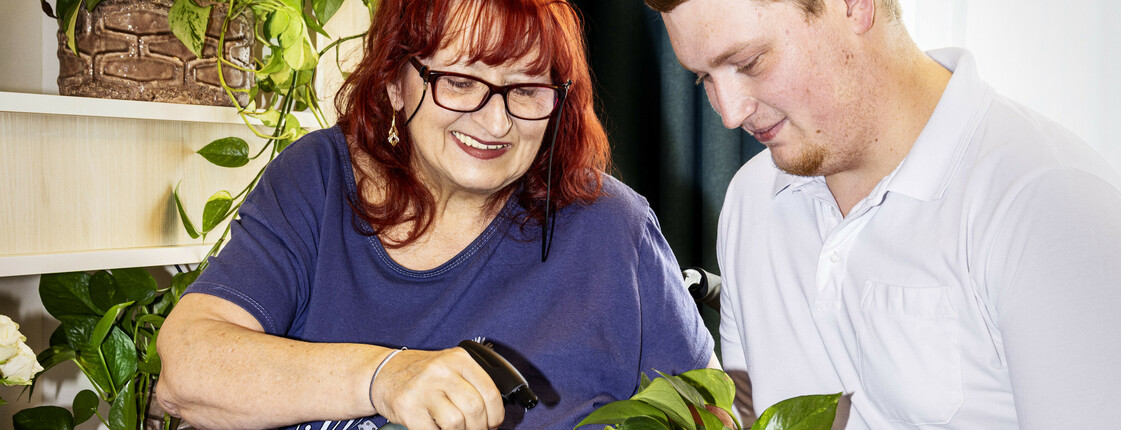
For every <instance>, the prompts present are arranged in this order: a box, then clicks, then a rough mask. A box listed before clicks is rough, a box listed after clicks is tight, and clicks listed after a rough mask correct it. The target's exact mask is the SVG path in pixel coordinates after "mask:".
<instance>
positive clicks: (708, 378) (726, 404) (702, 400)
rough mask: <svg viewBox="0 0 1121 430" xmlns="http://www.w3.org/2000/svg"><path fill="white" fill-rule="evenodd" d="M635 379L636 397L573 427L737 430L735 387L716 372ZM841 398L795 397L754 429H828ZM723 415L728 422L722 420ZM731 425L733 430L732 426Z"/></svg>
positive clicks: (769, 412)
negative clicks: (734, 413) (734, 403)
mask: <svg viewBox="0 0 1121 430" xmlns="http://www.w3.org/2000/svg"><path fill="white" fill-rule="evenodd" d="M656 372H657V371H656ZM657 373H658V375H659V376H658V377H656V378H654V379H653V380H651V379H649V378H648V377H647V376H646V374H642V375H640V377H641V382H640V385H639V390H638V393H636V394H635V395H634V396H632V397H631V398H630V399H627V400H619V401H615V402H611V403H608V404H606V405H603V406H602V407H600V408H599V409H596V410H595V411H593V412H592V413H591V414H589V415H588V416H587V417H586V418H584V420H583V421H581V422H580V424H577V427H581V426H585V425H592V424H605V425H606V427H605V429H614V430H722V429H733V430H740V429H742V427H741V426H740V423H739V421H738V420H737V419H736V418H735V415H733V414H732V402H733V401H734V399H735V395H736V387H735V383H734V382H732V378H730V377H728V374H726V373H724V372H723V371H721V370H718V369H696V370H690V371H688V372H685V373H682V374H680V375H676V376H674V375H667V374H665V373H662V372H657ZM840 397H841V394H840V393H838V394H829V395H809V396H801V397H795V398H792V399H787V400H784V401H782V402H779V403H777V404H775V405H773V406H771V407H770V408H767V410H766V411H764V412H763V414H762V415H760V416H759V419H758V420H756V421H755V424H753V425H752V426H751V427H750V428H751V429H753V430H795V429H797V430H828V429H829V428H830V427H831V426H832V425H833V420H834V418H835V415H836V412H837V401H838V400H839V399H840ZM717 413H719V414H720V415H725V416H726V417H728V418H729V419H730V420H731V421H732V422H731V423H730V424H732V426H729V425H728V424H729V423H726V422H725V421H723V420H722V419H721V417H720V415H717ZM733 426H734V427H733Z"/></svg>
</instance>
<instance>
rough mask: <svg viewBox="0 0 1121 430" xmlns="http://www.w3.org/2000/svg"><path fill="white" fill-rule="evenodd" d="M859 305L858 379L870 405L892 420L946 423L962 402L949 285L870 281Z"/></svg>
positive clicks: (958, 357) (959, 367) (959, 354)
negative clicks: (932, 285)
mask: <svg viewBox="0 0 1121 430" xmlns="http://www.w3.org/2000/svg"><path fill="white" fill-rule="evenodd" d="M860 307H861V316H860V325H859V327H858V328H857V341H858V343H859V347H860V378H861V383H862V384H863V386H864V389H865V391H866V392H867V394H868V399H869V401H870V402H871V403H872V405H873V406H874V407H875V408H876V409H877V410H879V412H880V413H882V414H883V415H884V416H885V417H886V418H887V419H889V420H892V421H898V422H903V423H908V424H916V425H917V424H942V423H947V422H949V421H950V419H952V418H953V416H954V414H955V413H956V412H957V410H958V408H959V407H960V406H961V404H962V381H961V346H960V343H959V341H958V330H959V329H958V321H957V315H956V312H954V309H953V306H952V303H951V301H950V298H949V296H948V288H947V287H945V286H934V287H905V286H899V285H891V284H886V283H880V282H873V281H869V282H867V283H866V284H865V288H864V294H863V296H862V297H861V304H860Z"/></svg>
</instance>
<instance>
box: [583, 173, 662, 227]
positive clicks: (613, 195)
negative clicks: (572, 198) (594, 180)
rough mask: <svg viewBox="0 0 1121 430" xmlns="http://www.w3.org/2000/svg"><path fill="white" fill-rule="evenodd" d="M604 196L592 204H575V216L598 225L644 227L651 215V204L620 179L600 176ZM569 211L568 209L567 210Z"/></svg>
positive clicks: (604, 175)
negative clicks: (615, 224)
mask: <svg viewBox="0 0 1121 430" xmlns="http://www.w3.org/2000/svg"><path fill="white" fill-rule="evenodd" d="M600 180H601V182H602V185H603V189H602V195H601V196H600V197H599V198H597V199H596V200H595V201H594V202H592V203H590V204H573V205H570V207H571V208H572V212H573V214H572V215H573V216H574V217H576V218H577V219H587V220H594V221H595V222H596V223H597V224H614V223H621V224H625V225H642V224H643V223H644V222H645V221H646V220H647V218H648V217H649V215H650V213H651V212H650V203H649V202H648V201H647V200H646V198H645V197H643V196H642V195H641V194H639V193H638V192H636V191H635V190H633V189H631V187H629V186H627V184H624V183H623V182H622V181H620V180H619V179H617V178H615V177H614V176H611V175H609V174H606V173H601V174H600ZM566 209H568V208H566Z"/></svg>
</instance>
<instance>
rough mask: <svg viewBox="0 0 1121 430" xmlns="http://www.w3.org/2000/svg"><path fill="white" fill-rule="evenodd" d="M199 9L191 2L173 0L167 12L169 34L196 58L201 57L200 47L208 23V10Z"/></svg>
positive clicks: (204, 8) (204, 38) (206, 8)
mask: <svg viewBox="0 0 1121 430" xmlns="http://www.w3.org/2000/svg"><path fill="white" fill-rule="evenodd" d="M212 7H214V6H213V5H211V6H206V7H200V6H198V5H196V4H195V2H194V1H192V0H175V3H173V4H172V5H171V10H169V11H168V12H167V22H168V24H170V25H171V32H172V33H173V34H175V37H176V38H178V39H179V41H180V42H183V45H185V46H186V47H187V49H189V50H191V52H192V53H194V54H195V56H196V57H200V58H201V57H202V47H203V45H204V44H205V43H206V27H207V25H208V24H209V22H210V9H211V8H212Z"/></svg>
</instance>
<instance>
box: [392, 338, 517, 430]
mask: <svg viewBox="0 0 1121 430" xmlns="http://www.w3.org/2000/svg"><path fill="white" fill-rule="evenodd" d="M370 389H371V393H370V394H371V396H372V399H373V402H374V408H375V409H376V410H377V412H378V413H379V414H381V415H382V416H384V417H386V418H387V419H389V421H391V422H394V423H398V424H403V425H405V426H406V427H408V428H409V430H430V429H432V430H434V429H443V430H448V429H457V430H458V429H463V430H476V429H489V428H495V427H498V425H499V424H501V423H502V418H503V416H504V415H505V407H504V406H503V405H502V396H501V395H500V394H499V393H498V389H497V388H495V386H494V381H491V379H490V376H489V375H487V373H486V372H485V371H484V370H483V369H482V368H481V367H479V365H478V364H477V363H475V360H473V359H472V358H471V356H470V355H468V354H467V351H464V350H463V348H458V347H457V348H451V349H445V350H441V351H420V350H412V349H408V350H404V351H401V352H400V353H398V354H397V355H396V356H394V357H393V359H392V360H389V361H388V362H386V363H385V365H384V366H383V367H382V369H381V372H379V373H378V374H377V378H376V379H374V382H373V386H372V387H371V388H370Z"/></svg>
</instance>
